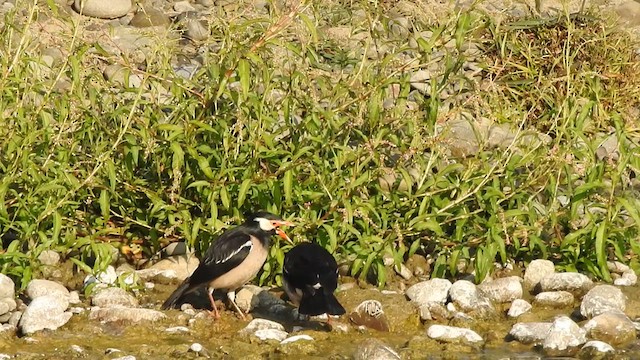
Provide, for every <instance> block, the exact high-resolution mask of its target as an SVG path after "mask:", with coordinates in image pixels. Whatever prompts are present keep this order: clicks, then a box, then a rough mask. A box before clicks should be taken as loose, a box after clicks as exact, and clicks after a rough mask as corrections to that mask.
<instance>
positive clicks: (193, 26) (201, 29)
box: [182, 19, 209, 41]
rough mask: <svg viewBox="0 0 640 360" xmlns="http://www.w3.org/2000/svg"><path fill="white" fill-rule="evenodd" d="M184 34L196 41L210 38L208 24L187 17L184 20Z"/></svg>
mask: <svg viewBox="0 0 640 360" xmlns="http://www.w3.org/2000/svg"><path fill="white" fill-rule="evenodd" d="M182 27H183V29H184V36H185V37H186V38H188V39H191V40H194V41H203V40H206V39H208V38H209V28H208V27H207V24H206V23H205V22H203V21H201V20H198V19H185V20H184V21H183V22H182Z"/></svg>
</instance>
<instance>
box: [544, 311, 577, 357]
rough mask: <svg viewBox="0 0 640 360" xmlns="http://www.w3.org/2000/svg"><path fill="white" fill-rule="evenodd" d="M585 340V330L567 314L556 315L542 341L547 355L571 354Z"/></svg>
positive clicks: (575, 351)
mask: <svg viewBox="0 0 640 360" xmlns="http://www.w3.org/2000/svg"><path fill="white" fill-rule="evenodd" d="M586 342H587V338H586V332H585V331H584V330H583V329H581V328H580V326H578V324H576V323H575V322H573V320H571V319H570V318H569V317H568V316H558V317H557V318H556V319H555V320H554V321H553V324H552V325H551V328H550V329H549V332H548V333H547V336H546V337H545V339H544V341H543V342H542V349H543V350H544V352H545V354H547V355H548V356H571V355H573V354H575V353H577V352H578V350H579V347H580V346H581V345H583V344H584V343H586Z"/></svg>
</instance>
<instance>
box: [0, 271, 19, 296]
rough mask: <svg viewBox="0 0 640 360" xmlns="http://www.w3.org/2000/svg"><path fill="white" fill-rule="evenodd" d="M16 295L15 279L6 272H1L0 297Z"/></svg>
mask: <svg viewBox="0 0 640 360" xmlns="http://www.w3.org/2000/svg"><path fill="white" fill-rule="evenodd" d="M15 296H16V285H15V284H14V282H13V280H11V278H10V277H8V276H7V275H5V274H0V299H3V298H12V299H13V298H14V297H15Z"/></svg>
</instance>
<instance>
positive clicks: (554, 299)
mask: <svg viewBox="0 0 640 360" xmlns="http://www.w3.org/2000/svg"><path fill="white" fill-rule="evenodd" d="M574 300H575V298H574V297H573V294H571V293H570V292H568V291H544V292H541V293H539V294H538V295H536V297H535V298H534V299H533V303H534V304H536V305H540V306H551V307H566V306H571V305H573V301H574Z"/></svg>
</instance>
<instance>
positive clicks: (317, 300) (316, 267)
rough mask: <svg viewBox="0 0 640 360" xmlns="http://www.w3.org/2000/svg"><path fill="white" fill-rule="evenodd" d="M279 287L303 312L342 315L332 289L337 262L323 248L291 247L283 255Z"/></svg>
mask: <svg viewBox="0 0 640 360" xmlns="http://www.w3.org/2000/svg"><path fill="white" fill-rule="evenodd" d="M282 282H283V287H284V291H285V292H286V293H287V296H288V297H289V299H290V300H291V302H293V303H294V304H295V305H296V306H298V312H299V313H300V314H303V315H309V316H315V315H321V314H327V315H342V314H344V313H345V310H344V307H342V305H340V303H339V302H338V299H336V297H335V295H334V294H333V292H334V291H335V290H336V288H337V287H338V264H337V263H336V260H335V259H334V258H333V255H331V254H330V253H329V252H328V251H327V250H325V249H324V248H323V247H322V246H320V245H318V244H314V243H301V244H298V245H296V246H294V247H293V248H292V249H291V250H289V252H287V254H286V255H285V257H284V268H283V281H282Z"/></svg>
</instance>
